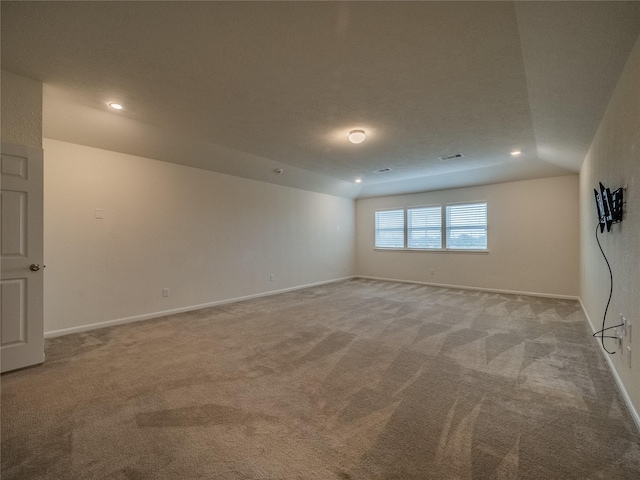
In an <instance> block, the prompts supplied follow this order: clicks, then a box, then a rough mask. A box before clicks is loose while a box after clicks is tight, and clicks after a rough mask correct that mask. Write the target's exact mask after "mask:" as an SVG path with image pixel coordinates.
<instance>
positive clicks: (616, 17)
mask: <svg viewBox="0 0 640 480" xmlns="http://www.w3.org/2000/svg"><path fill="white" fill-rule="evenodd" d="M639 32H640V3H638V2H7V1H3V2H2V68H3V69H5V70H8V71H11V72H14V73H17V74H19V75H23V76H26V77H29V78H33V79H36V80H40V81H42V82H43V83H44V84H45V95H44V99H45V100H44V101H45V104H44V132H45V136H47V137H50V138H57V139H60V140H66V141H73V142H76V143H83V144H88V145H92V146H96V147H100V148H109V149H112V150H115V151H122V152H126V153H132V154H137V155H143V156H150V157H152V158H157V159H160V160H166V161H173V162H176V163H183V164H186V165H192V166H196V167H199V168H207V169H211V170H215V171H220V172H223V173H229V174H233V175H240V176H244V177H248V178H254V179H257V180H264V181H270V182H274V183H281V184H285V185H290V186H296V187H299V188H306V189H309V190H316V191H323V192H327V193H334V194H339V195H345V196H351V197H356V196H357V197H366V196H374V195H388V194H398V193H407V192H415V191H421V190H433V189H441V188H451V187H457V186H467V185H475V184H482V183H493V182H501V181H510V180H519V179H527V178H539V177H547V176H553V175H562V174H567V173H571V172H577V171H578V170H579V168H580V165H581V163H582V160H583V159H584V157H585V155H586V153H587V150H588V148H589V145H590V142H591V139H592V138H593V135H594V134H595V131H596V129H597V127H598V124H599V122H600V118H601V117H602V114H603V112H604V109H605V107H606V105H607V102H608V99H609V97H610V95H611V92H612V91H613V89H614V87H615V84H616V81H617V79H618V78H619V76H620V73H621V71H622V68H623V67H624V64H625V62H626V60H627V57H628V55H629V52H630V50H631V47H632V46H633V44H634V42H635V40H636V38H637V37H638V33H639ZM108 101H120V102H121V103H123V104H124V105H125V106H126V109H125V110H124V111H122V112H118V113H115V112H111V111H108V109H107V107H106V102H108ZM358 127H359V128H364V129H365V130H366V131H367V132H368V134H369V135H368V138H367V140H366V141H365V142H364V143H363V144H360V145H353V144H351V143H349V142H348V141H347V139H346V134H347V132H348V131H349V130H350V129H353V128H358ZM512 149H519V150H522V152H523V154H522V155H521V156H520V157H518V158H513V157H511V156H510V155H509V152H510V151H511V150H512ZM453 153H463V154H464V157H463V158H462V159H459V160H454V161H448V162H443V161H441V160H439V157H440V156H442V155H448V154H453ZM383 167H389V168H391V169H392V171H391V172H390V173H385V174H375V173H373V172H372V171H373V170H376V169H379V168H383ZM276 168H282V169H283V170H284V173H283V174H282V175H275V174H274V173H273V171H274V169H276ZM356 178H362V179H363V183H362V184H360V185H356V184H354V183H353V182H354V180H355V179H356Z"/></svg>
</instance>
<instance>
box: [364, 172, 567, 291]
mask: <svg viewBox="0 0 640 480" xmlns="http://www.w3.org/2000/svg"><path fill="white" fill-rule="evenodd" d="M479 200H486V201H487V204H488V205H487V209H488V220H487V221H488V247H489V253H487V254H482V253H470V252H466V253H458V252H422V251H420V252H409V251H380V250H374V212H375V210H378V209H384V208H395V207H411V206H420V205H433V204H444V203H455V202H467V201H468V202H474V201H479ZM356 218H357V223H356V252H357V254H356V272H357V274H358V275H363V276H372V277H381V278H390V279H399V280H407V281H417V282H426V283H433V284H441V285H456V286H463V287H475V288H483V289H492V290H504V291H512V292H527V293H533V294H544V295H552V296H570V297H571V296H573V297H575V296H577V295H578V268H579V267H578V259H579V252H578V245H579V238H578V223H579V211H578V177H577V175H568V176H563V177H553V178H546V179H539V180H528V181H521V182H510V183H501V184H495V185H486V186H480V187H471V188H459V189H452V190H442V191H435V192H426V193H420V194H413V195H398V196H392V197H379V198H371V199H365V200H358V201H357V202H356ZM431 270H433V271H434V274H433V275H431V274H430V271H431Z"/></svg>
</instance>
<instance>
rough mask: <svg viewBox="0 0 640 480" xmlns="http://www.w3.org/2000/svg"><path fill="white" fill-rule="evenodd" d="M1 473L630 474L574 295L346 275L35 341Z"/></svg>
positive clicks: (289, 479)
mask: <svg viewBox="0 0 640 480" xmlns="http://www.w3.org/2000/svg"><path fill="white" fill-rule="evenodd" d="M46 353H47V362H46V363H45V365H43V366H40V367H36V368H32V369H28V370H23V371H20V372H15V373H11V374H7V375H4V376H2V479H3V480H9V479H83V480H88V479H103V478H104V479H145V480H147V479H149V480H151V479H153V480H156V479H273V480H275V479H281V480H293V479H304V480H306V479H323V480H326V479H341V480H345V479H352V480H356V479H363V480H364V479H398V480H412V479H463V480H464V479H531V480H544V479H562V480H568V479H581V480H583V479H605V478H606V479H634V480H638V479H639V478H640V443H639V442H640V436H639V435H638V432H637V431H636V430H635V427H634V425H633V422H632V420H631V418H630V416H629V414H628V412H627V410H626V409H625V406H624V403H623V402H622V400H621V398H620V395H619V394H618V392H617V391H616V387H615V384H614V382H613V379H612V376H611V374H610V372H609V371H608V369H607V367H606V364H605V363H604V361H603V359H602V357H601V354H600V352H599V351H598V349H597V346H596V343H595V341H594V340H593V339H592V338H591V335H590V332H589V330H588V327H587V324H586V321H585V319H584V316H583V314H582V313H581V311H580V309H579V306H578V304H577V303H576V302H574V301H566V300H550V299H541V298H533V297H522V296H511V295H500V294H491V293H485V292H475V291H464V290H453V289H441V288H435V287H427V286H420V285H410V284H400V283H391V282H378V281H368V280H352V281H348V282H343V283H337V284H330V285H325V286H319V287H314V288H309V289H305V290H299V291H296V292H291V293H286V294H280V295H275V296H270V297H265V298H261V299H256V300H251V301H246V302H241V303H236V304H232V305H226V306H221V307H216V308H208V309H205V310H200V311H196V312H191V313H185V314H180V315H174V316H171V317H165V318H161V319H157V320H151V321H146V322H139V323H135V324H129V325H123V326H118V327H112V328H107V329H103V330H96V331H92V332H89V333H84V334H76V335H69V336H66V337H62V338H57V339H53V340H50V341H48V342H47V348H46Z"/></svg>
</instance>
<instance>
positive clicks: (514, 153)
mask: <svg viewBox="0 0 640 480" xmlns="http://www.w3.org/2000/svg"><path fill="white" fill-rule="evenodd" d="M521 153H522V152H521V151H520V150H514V151H513V152H511V156H512V157H517V156H518V155H520V154H521Z"/></svg>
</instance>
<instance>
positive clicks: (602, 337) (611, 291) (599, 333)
mask: <svg viewBox="0 0 640 480" xmlns="http://www.w3.org/2000/svg"><path fill="white" fill-rule="evenodd" d="M599 228H600V224H599V223H597V224H596V242H598V247H600V253H602V256H603V257H604V261H605V262H607V267H608V268H609V280H610V285H611V287H610V288H609V300H607V306H606V307H605V309H604V315H603V316H602V330H600V331H598V332H596V333H594V334H593V336H594V337H596V336H598V337H600V339H601V341H602V348H604V351H605V352H607V353H608V354H609V355H613V354H614V353H616V352H610V351H609V350H607V347H605V346H604V339H605V338H618V337H612V336H605V334H604V332H606V331H607V330H611V329H612V328H616V327H620V326H622V324H620V325H614V326H613V327H607V328H604V325H605V322H606V321H607V311H608V310H609V304H610V303H611V297H612V296H613V272H612V271H611V265H610V264H609V260H607V256H606V255H605V254H604V250H602V245H600V239H599V238H598V229H599Z"/></svg>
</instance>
